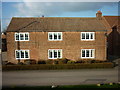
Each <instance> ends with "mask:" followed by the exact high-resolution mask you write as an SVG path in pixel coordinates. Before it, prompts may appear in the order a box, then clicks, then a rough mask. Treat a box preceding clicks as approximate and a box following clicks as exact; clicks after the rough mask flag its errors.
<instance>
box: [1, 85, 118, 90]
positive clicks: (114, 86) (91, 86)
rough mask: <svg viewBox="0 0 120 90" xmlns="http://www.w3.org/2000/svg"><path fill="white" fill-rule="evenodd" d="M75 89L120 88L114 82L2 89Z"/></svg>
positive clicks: (4, 89)
mask: <svg viewBox="0 0 120 90" xmlns="http://www.w3.org/2000/svg"><path fill="white" fill-rule="evenodd" d="M61 88H62V89H73V88H76V89H77V88H120V85H119V84H114V85H109V84H104V85H101V86H97V85H63V86H57V87H54V88H52V86H33V87H32V86H30V87H28V86H23V87H19V86H11V87H10V86H9V87H3V89H2V90H44V89H61Z"/></svg>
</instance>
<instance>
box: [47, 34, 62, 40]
mask: <svg viewBox="0 0 120 90" xmlns="http://www.w3.org/2000/svg"><path fill="white" fill-rule="evenodd" d="M50 34H52V39H50V38H49V35H50ZM54 34H57V39H54ZM59 34H61V39H59V38H58V36H59ZM48 40H49V41H62V32H48Z"/></svg>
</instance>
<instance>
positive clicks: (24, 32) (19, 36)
mask: <svg viewBox="0 0 120 90" xmlns="http://www.w3.org/2000/svg"><path fill="white" fill-rule="evenodd" d="M16 34H18V35H19V40H17V38H16ZM20 34H23V40H21V39H20ZM25 34H27V35H28V40H25ZM15 41H29V32H20V33H15Z"/></svg>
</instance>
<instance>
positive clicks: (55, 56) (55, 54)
mask: <svg viewBox="0 0 120 90" xmlns="http://www.w3.org/2000/svg"><path fill="white" fill-rule="evenodd" d="M54 58H57V51H56V50H54Z"/></svg>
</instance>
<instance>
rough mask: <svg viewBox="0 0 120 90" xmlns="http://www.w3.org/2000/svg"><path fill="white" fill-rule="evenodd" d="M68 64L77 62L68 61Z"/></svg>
mask: <svg viewBox="0 0 120 90" xmlns="http://www.w3.org/2000/svg"><path fill="white" fill-rule="evenodd" d="M67 64H75V61H72V60H71V61H68V62H67Z"/></svg>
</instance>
